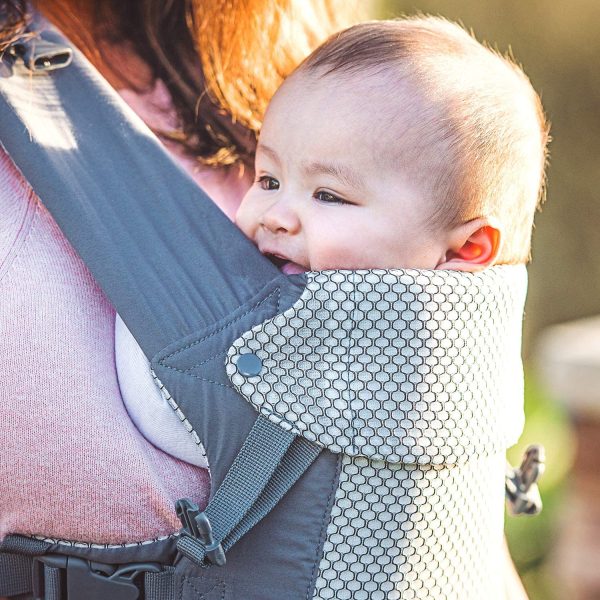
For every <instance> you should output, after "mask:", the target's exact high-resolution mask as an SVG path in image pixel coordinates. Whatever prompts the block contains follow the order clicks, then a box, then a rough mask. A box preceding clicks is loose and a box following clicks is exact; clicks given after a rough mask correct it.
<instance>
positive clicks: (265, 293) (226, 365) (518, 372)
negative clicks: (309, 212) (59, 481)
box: [0, 30, 526, 600]
mask: <svg viewBox="0 0 600 600" xmlns="http://www.w3.org/2000/svg"><path fill="white" fill-rule="evenodd" d="M42 38H43V39H42ZM42 38H40V37H38V38H35V39H33V40H29V41H28V42H23V43H18V44H16V45H14V46H13V48H12V49H11V50H10V51H9V52H7V53H6V54H5V56H4V61H3V76H2V77H0V105H1V107H0V110H1V113H0V114H1V118H0V141H1V143H2V145H3V146H4V147H5V149H6V150H7V152H8V153H9V155H10V156H11V157H12V159H13V160H14V162H15V163H16V164H17V165H18V166H19V168H20V169H21V171H22V172H23V174H24V176H25V178H26V179H27V180H28V181H29V182H30V184H31V186H32V187H33V189H34V190H35V191H36V192H37V193H38V195H39V196H40V197H41V199H42V201H43V202H44V204H45V205H46V207H47V208H48V209H49V210H50V211H51V213H52V215H53V216H54V218H55V220H56V221H57V223H58V224H59V226H60V227H61V229H62V230H63V232H64V233H65V235H66V236H67V237H68V238H69V240H70V241H71V243H72V244H73V246H74V247H75V248H76V249H77V251H78V252H79V254H80V256H81V257H82V258H83V260H84V261H85V262H86V264H87V265H88V267H89V268H90V270H91V271H92V273H93V274H94V276H95V278H96V280H97V281H98V282H99V284H100V286H101V287H102V288H103V290H104V291H105V293H106V294H107V295H108V297H109V298H110V299H111V301H112V302H113V304H114V306H115V308H116V309H117V311H118V312H119V314H120V315H121V317H122V318H123V320H124V321H125V322H126V324H127V326H128V328H129V329H130V330H131V332H132V333H133V335H134V336H135V338H136V339H137V341H138V343H139V344H140V346H141V347H142V349H143V350H144V353H145V354H146V356H147V357H148V359H149V360H150V361H151V366H152V369H153V372H154V374H155V377H156V378H157V382H158V383H159V385H161V386H163V387H164V393H165V394H168V395H169V397H170V401H171V403H172V406H173V407H174V408H175V409H176V410H178V411H180V414H181V415H183V416H185V418H186V419H187V422H189V424H190V428H191V429H192V431H191V433H192V434H193V435H197V436H198V437H199V438H200V440H201V441H202V443H203V445H204V447H205V449H206V452H207V456H208V459H209V464H210V466H211V477H212V492H211V499H210V502H209V504H208V506H207V507H206V508H205V509H204V510H200V509H199V508H198V507H197V506H195V505H194V504H193V503H191V502H190V501H188V500H186V499H181V500H180V501H179V502H178V503H177V506H176V508H175V507H174V510H177V512H178V515H179V517H180V519H181V522H182V528H181V530H180V531H179V532H177V533H175V534H174V535H172V536H169V537H168V538H166V539H161V540H155V541H148V542H139V540H132V543H131V544H122V545H118V546H109V545H101V544H90V543H80V542H78V541H77V540H56V539H49V538H48V537H46V536H47V535H48V532H44V531H40V532H39V535H38V536H36V537H35V538H33V537H25V536H21V535H18V534H17V533H15V534H14V535H10V536H8V537H7V538H6V539H5V540H4V542H3V544H2V546H1V547H0V551H1V553H0V596H11V595H18V594H25V595H29V594H32V595H33V596H34V597H35V598H44V599H47V600H50V599H52V600H55V599H56V600H60V599H65V598H68V600H77V599H86V600H88V599H91V600H100V599H115V600H135V599H136V598H146V599H147V600H188V599H192V598H197V599H203V600H217V599H219V600H230V599H238V600H246V599H261V600H283V599H291V600H304V599H310V598H321V599H325V598H337V599H342V598H348V599H350V598H351V599H360V598H364V599H367V598H368V599H379V598H381V599H384V598H388V599H392V598H402V599H408V598H431V599H442V598H444V599H445V598H448V599H457V600H458V599H460V600H469V599H472V600H480V599H482V598H485V599H486V600H487V599H493V598H500V597H501V595H502V580H501V579H502V573H503V570H502V569H501V568H500V567H501V565H503V562H504V558H503V555H502V537H503V498H504V486H505V459H504V453H505V449H506V448H507V447H508V446H509V445H511V444H512V443H514V442H515V441H516V439H517V438H518V436H519V434H520V431H521V428H522V406H521V403H522V367H521V364H520V335H521V320H522V310H523V302H524V298H525V290H526V273H525V269H524V267H498V268H493V269H490V270H488V271H486V272H483V273H479V274H462V273H458V272H447V271H416V270H390V271H379V270H375V271H327V272H319V273H306V274H300V275H293V276H286V275H283V274H282V273H281V272H280V271H279V270H278V269H277V268H276V267H275V266H274V265H273V264H272V263H271V262H269V261H268V260H267V259H266V258H265V257H264V256H262V255H261V254H260V253H259V252H258V250H257V249H256V248H255V247H254V246H253V244H252V243H250V242H249V241H248V240H246V239H245V238H244V236H243V235H242V234H241V233H240V232H239V231H238V230H237V229H236V227H235V226H234V225H233V224H232V223H230V222H229V221H228V219H227V218H226V217H225V216H224V215H223V214H222V213H221V212H220V210H219V209H218V208H217V207H216V206H215V205H214V204H213V203H212V202H211V201H210V200H209V199H208V198H207V197H206V196H205V195H204V194H203V193H202V192H201V191H200V190H199V189H198V187H197V186H196V184H195V183H194V182H193V181H192V180H191V179H189V177H188V176H187V175H186V174H185V173H183V172H182V171H181V170H180V168H179V167H178V166H176V165H175V164H174V163H173V161H172V159H171V158H170V157H169V156H168V155H167V154H166V152H165V150H164V149H163V148H162V146H161V145H160V143H159V142H158V141H157V139H156V138H155V137H154V136H153V135H152V134H151V133H150V132H149V130H148V129H147V128H146V127H145V126H143V124H141V122H140V121H139V120H138V119H137V118H135V116H134V115H133V114H132V113H131V111H130V110H129V109H127V107H125V106H124V105H123V103H122V101H121V100H120V98H118V97H117V96H116V94H115V93H114V91H113V90H112V89H111V88H110V87H109V86H108V85H107V84H106V82H104V81H103V80H102V79H101V78H100V77H99V76H98V74H97V73H96V72H95V71H94V70H93V69H92V68H91V67H90V66H89V64H87V62H86V61H85V59H84V58H83V57H82V56H81V55H80V54H79V53H78V52H77V51H74V52H73V56H72V58H73V60H72V62H70V61H71V50H70V49H69V48H68V47H67V46H65V45H64V44H65V41H64V40H63V39H62V38H61V37H60V36H59V35H58V34H57V33H55V32H53V31H51V30H48V31H46V32H44V33H43V34H42ZM69 63H70V64H69ZM58 67H64V68H58ZM32 107H34V108H35V114H36V121H37V122H36V123H33V122H31V120H30V119H29V118H28V114H29V113H28V111H30V110H31V108H32ZM44 123H46V124H48V123H51V128H47V129H44ZM48 132H51V133H50V134H49V133H48ZM140 157H142V160H141V159H140ZM182 435H188V433H187V432H185V431H183V430H182ZM518 485H519V480H518V478H516V479H515V486H516V487H515V488H514V493H515V497H517V496H518V495H519V490H518Z"/></svg>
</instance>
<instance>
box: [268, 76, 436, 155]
mask: <svg viewBox="0 0 600 600" xmlns="http://www.w3.org/2000/svg"><path fill="white" fill-rule="evenodd" d="M427 110H428V103H427V100H426V99H425V98H423V97H422V94H420V92H419V91H418V90H416V89H414V86H411V85H410V82H408V81H404V80H402V79H401V78H398V77H396V76H394V75H393V74H392V73H391V72H390V71H389V69H388V70H385V69H381V70H380V71H378V72H373V73H368V74H367V73H363V74H354V73H343V74H329V75H327V76H325V77H322V76H319V74H318V73H311V72H307V73H304V72H298V73H295V74H294V75H293V76H292V77H289V78H288V79H287V80H286V81H285V82H284V84H283V85H282V86H281V88H280V89H279V90H278V92H277V94H276V95H275V97H274V98H273V100H272V102H271V105H270V106H269V110H268V111H267V115H266V119H265V126H268V125H269V122H270V121H275V120H277V121H278V126H282V125H283V123H288V124H293V125H294V126H299V127H303V128H310V129H313V130H316V129H318V130H319V131H330V133H329V135H335V136H340V137H344V133H345V131H348V130H351V131H352V133H353V134H355V135H359V136H360V137H358V138H357V139H356V140H355V142H356V143H359V142H363V143H365V142H366V143H369V144H373V145H376V146H379V147H382V148H383V147H388V148H389V146H390V145H395V144H400V143H401V142H402V139H403V137H404V136H405V135H406V134H407V132H408V130H409V129H411V127H412V125H414V124H415V123H417V122H418V121H419V118H420V115H421V114H422V113H423V112H425V111H427ZM282 122H283V123H282ZM331 130H334V131H331Z"/></svg>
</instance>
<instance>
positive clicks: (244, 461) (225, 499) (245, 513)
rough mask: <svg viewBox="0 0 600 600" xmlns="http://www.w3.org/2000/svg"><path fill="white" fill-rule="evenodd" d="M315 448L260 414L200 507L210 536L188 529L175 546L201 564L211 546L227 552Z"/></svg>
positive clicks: (272, 503) (280, 494) (272, 504)
mask: <svg viewBox="0 0 600 600" xmlns="http://www.w3.org/2000/svg"><path fill="white" fill-rule="evenodd" d="M319 452H320V448H318V447H316V446H314V445H312V444H310V443H309V442H307V441H306V440H303V439H301V438H297V437H296V435H295V434H293V433H291V432H289V431H286V430H284V429H282V428H281V427H279V426H278V425H275V424H273V423H271V422H270V421H269V420H268V419H266V418H265V417H263V416H259V417H258V418H257V419H256V422H255V424H254V426H253V427H252V430H251V431H250V434H249V436H248V438H247V439H246V441H245V442H244V445H243V446H242V448H241V450H240V453H239V454H238V456H237V458H236V460H235V461H234V462H233V464H232V465H231V468H230V469H229V472H228V473H227V475H226V476H225V479H224V480H223V483H222V484H221V486H220V487H219V489H218V490H217V492H216V493H215V495H214V497H213V499H212V500H211V502H210V503H209V505H208V506H207V508H206V510H205V511H204V515H205V516H206V517H207V518H208V522H209V524H210V527H211V529H212V538H213V540H211V542H208V540H206V539H204V538H203V536H201V535H200V537H198V534H197V532H196V533H194V532H193V531H190V529H187V530H186V533H185V534H184V535H182V536H181V538H180V539H179V541H178V542H177V548H178V550H179V551H180V552H181V553H182V554H183V555H184V556H186V557H187V558H188V559H190V560H192V561H193V562H195V563H196V564H202V563H203V562H204V560H205V558H206V554H207V550H210V549H211V548H218V547H219V546H220V549H219V550H220V551H227V550H228V549H229V548H231V546H233V544H234V543H235V542H236V541H237V540H239V539H240V538H241V537H242V536H243V535H244V534H245V533H246V532H247V531H249V530H250V529H251V528H252V527H254V525H256V523H258V522H259V521H260V520H261V519H263V518H264V517H265V516H266V515H267V514H268V513H269V512H270V511H271V510H272V509H273V508H274V507H275V505H276V504H277V503H278V502H279V500H281V498H282V497H283V496H284V495H285V493H286V492H287V491H288V490H289V489H290V488H291V487H292V485H294V483H295V482H296V481H297V480H298V479H299V478H300V477H301V476H302V474H303V473H304V472H305V471H306V470H307V469H308V467H309V466H310V465H311V464H312V462H313V461H314V460H315V458H316V457H317V456H318V454H319ZM192 518H196V519H197V518H198V517H196V516H195V515H193V516H192ZM192 527H193V526H192ZM209 559H211V557H210V556H209ZM211 560H212V559H211Z"/></svg>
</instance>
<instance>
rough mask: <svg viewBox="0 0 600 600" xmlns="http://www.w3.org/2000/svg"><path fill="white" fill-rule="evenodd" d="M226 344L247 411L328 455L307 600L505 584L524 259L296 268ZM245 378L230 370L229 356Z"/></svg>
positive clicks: (488, 592)
mask: <svg viewBox="0 0 600 600" xmlns="http://www.w3.org/2000/svg"><path fill="white" fill-rule="evenodd" d="M307 278H308V281H307V285H306V289H305V291H304V293H303V295H302V297H301V298H300V300H299V301H298V302H297V303H296V304H295V305H294V306H293V307H292V308H290V309H289V310H287V311H285V312H284V313H282V314H280V315H277V316H276V317H275V318H273V319H271V320H269V321H266V322H265V323H263V324H261V325H260V326H257V327H255V328H253V329H252V330H251V331H248V332H247V333H245V334H244V335H243V336H242V337H241V338H239V339H238V340H236V341H235V342H234V344H233V346H232V347H231V348H230V351H229V354H228V357H227V365H226V367H227V373H228V375H229V377H230V379H231V381H232V383H233V384H234V385H235V386H236V388H237V389H238V391H239V392H240V393H241V394H242V396H244V397H245V398H246V399H247V400H248V401H249V402H251V403H252V404H253V405H254V406H255V407H256V409H257V410H259V411H260V412H261V413H262V414H263V415H265V416H267V417H268V418H269V419H270V420H271V421H273V422H275V423H277V424H279V425H280V426H281V427H283V428H285V429H288V430H291V431H293V432H295V433H297V434H298V435H302V436H304V437H305V438H306V439H308V440H310V441H312V442H314V443H315V444H318V445H320V446H323V447H324V448H326V449H328V450H329V451H331V452H334V453H338V454H340V459H339V460H340V474H339V479H338V481H337V482H336V484H337V488H336V491H335V497H334V500H333V506H332V510H331V514H330V515H329V520H328V526H327V532H326V539H325V543H324V547H323V552H322V556H321V559H320V564H319V573H318V576H317V579H316V586H315V590H314V596H313V597H314V598H335V599H336V600H337V599H339V600H341V599H345V598H347V599H352V600H359V599H369V600H376V599H384V598H385V599H393V598H401V599H409V598H428V599H436V600H438V599H457V600H458V599H460V600H471V599H472V600H481V599H483V598H485V599H486V600H489V599H494V598H501V597H503V586H502V579H501V576H502V569H501V565H502V564H503V555H502V536H503V522H504V471H505V458H504V455H505V450H506V448H507V447H508V446H510V445H512V444H513V443H514V442H515V441H516V440H517V438H518V436H519V435H520V433H521V430H522V426H523V410H522V401H523V374H522V365H521V356H520V346H521V323H522V315H523V305H524V301H525V293H526V287H527V275H526V270H525V267H523V266H501V267H494V268H491V269H488V270H485V271H482V272H480V273H476V274H473V273H460V272H456V271H423V270H389V271H383V270H373V271H323V272H318V273H317V272H315V273H307ZM245 353H254V354H255V355H257V356H258V357H259V358H260V359H261V362H262V369H261V371H260V373H259V374H258V375H257V376H250V377H245V376H243V375H242V374H241V373H240V372H239V371H238V370H237V368H236V364H237V360H238V358H239V356H240V355H241V354H245Z"/></svg>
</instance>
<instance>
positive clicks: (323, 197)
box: [313, 190, 350, 204]
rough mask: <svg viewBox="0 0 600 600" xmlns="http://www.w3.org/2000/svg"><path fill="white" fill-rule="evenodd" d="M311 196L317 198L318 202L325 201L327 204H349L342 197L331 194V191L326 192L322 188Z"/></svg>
mask: <svg viewBox="0 0 600 600" xmlns="http://www.w3.org/2000/svg"><path fill="white" fill-rule="evenodd" d="M313 197H314V198H316V199H317V200H319V202H325V203H327V204H350V203H349V202H347V201H346V200H344V199H343V198H340V197H339V196H336V195H335V194H332V193H331V192H326V191H324V190H320V191H318V192H315V193H314V194H313Z"/></svg>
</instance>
